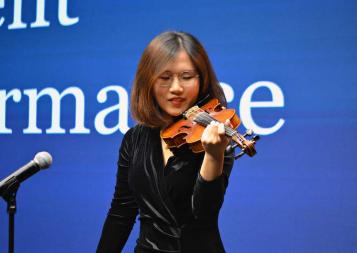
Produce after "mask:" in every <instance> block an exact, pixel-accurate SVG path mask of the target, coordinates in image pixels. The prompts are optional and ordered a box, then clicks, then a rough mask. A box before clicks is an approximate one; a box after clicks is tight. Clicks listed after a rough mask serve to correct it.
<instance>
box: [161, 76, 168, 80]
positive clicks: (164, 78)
mask: <svg viewBox="0 0 357 253" xmlns="http://www.w3.org/2000/svg"><path fill="white" fill-rule="evenodd" d="M160 79H161V80H170V76H160Z"/></svg>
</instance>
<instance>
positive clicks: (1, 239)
mask: <svg viewBox="0 0 357 253" xmlns="http://www.w3.org/2000/svg"><path fill="white" fill-rule="evenodd" d="M57 4H58V3H57V1H46V14H45V16H46V20H48V21H49V22H50V23H51V24H50V26H49V27H43V28H30V27H29V23H31V22H33V21H34V20H35V18H36V1H34V0H32V1H23V8H22V20H23V22H25V23H28V27H27V28H26V29H15V30H9V29H8V28H7V26H8V25H9V24H10V23H11V22H12V16H13V1H8V0H5V7H4V8H3V9H0V17H1V16H3V17H4V18H5V22H4V24H3V25H2V26H1V27H0V89H1V90H6V91H10V90H11V89H13V88H17V89H20V90H21V91H23V90H24V89H30V88H37V89H38V90H41V89H44V88H46V87H55V88H56V89H57V90H58V91H59V92H62V91H63V90H64V89H66V88H68V87H70V86H77V87H79V88H81V89H82V90H83V92H84V94H85V99H86V101H85V109H86V111H85V116H86V121H85V125H86V127H87V128H90V129H91V133H90V134H82V135H74V134H68V129H69V128H72V127H73V126H74V110H73V100H71V98H65V99H63V102H64V103H63V105H62V114H61V116H62V117H61V126H62V127H63V128H65V129H67V134H62V135H49V134H45V133H43V134H23V133H22V130H23V129H24V128H26V127H27V120H28V99H27V97H26V96H25V95H22V99H21V101H20V102H19V103H14V102H13V101H12V100H9V101H8V103H7V116H6V119H7V122H6V125H7V127H8V128H11V129H12V130H13V133H12V134H7V135H5V134H2V135H0V151H1V152H0V178H4V177H6V176H7V175H8V174H10V173H11V172H12V171H14V170H15V169H17V168H18V167H20V166H22V165H23V164H25V163H26V162H27V161H29V160H31V159H32V158H33V156H34V154H35V153H36V152H38V151H41V150H47V151H48V152H50V153H51V154H52V155H53V157H54V163H53V166H52V167H51V168H50V169H49V170H47V171H43V172H41V173H39V174H37V175H36V176H34V177H32V178H31V179H29V180H28V181H26V182H25V183H23V184H22V186H21V188H20V190H19V192H18V197H17V201H18V212H17V214H16V242H15V244H16V245H15V249H16V252H36V253H39V252H52V253H56V252H58V253H63V252H94V251H95V248H96V245H97V243H98V240H99V236H100V232H101V228H102V224H103V222H104V219H105V216H106V213H107V211H108V208H109V205H110V201H111V197H112V194H113V191H114V183H115V174H116V160H117V152H118V148H119V145H120V142H121V139H122V136H123V135H122V133H120V132H119V131H118V132H116V133H115V134H112V135H106V136H104V135H101V134H99V133H98V132H97V131H96V129H95V127H94V118H95V116H96V114H97V113H98V112H99V111H101V110H102V109H104V108H107V107H109V106H111V105H114V104H115V103H117V102H118V98H117V97H116V96H115V95H113V96H112V97H109V99H108V101H107V102H106V103H104V104H100V103H99V102H97V100H96V96H97V93H98V92H99V90H101V89H102V88H103V87H106V86H109V85H121V86H124V87H125V88H126V89H127V91H129V90H130V87H131V82H132V80H133V77H134V74H135V70H136V65H137V63H138V61H139V58H140V55H141V53H142V51H143V49H144V48H145V47H146V45H147V44H148V42H149V41H150V40H151V39H152V38H153V37H154V36H155V35H157V34H159V33H161V32H163V31H166V30H172V29H174V30H183V31H187V32H190V33H192V34H194V35H195V36H196V37H198V38H199V39H200V41H201V42H202V43H203V44H204V46H205V47H206V49H207V51H208V53H209V55H210V58H211V61H212V63H213V65H214V67H215V70H216V73H217V76H218V78H219V80H220V81H222V82H225V83H228V84H230V85H231V86H232V87H233V89H234V91H235V97H234V100H233V101H232V102H231V103H230V107H233V108H237V109H238V106H239V101H240V97H241V94H242V93H243V92H244V90H245V89H246V88H247V87H249V85H251V84H252V83H254V82H257V81H271V82H274V83H276V84H277V85H278V86H279V87H280V88H281V90H282V91H283V94H284V99H285V106H284V107H282V108H264V109H253V117H254V120H255V122H256V123H257V124H259V125H260V126H264V127H270V126H272V125H273V124H274V123H275V122H276V121H277V120H278V119H279V118H283V119H285V124H284V125H283V127H282V128H281V129H280V130H279V131H277V132H275V133H273V134H271V135H267V136H263V138H262V140H261V141H260V143H258V145H257V150H258V152H259V153H258V155H257V156H256V157H254V158H253V159H250V158H248V157H244V158H242V159H240V160H238V161H237V162H236V163H235V166H234V170H233V172H232V175H231V178H230V185H229V188H228V190H227V194H226V199H225V203H224V206H223V208H222V211H221V214H220V227H221V234H222V238H223V241H224V244H225V247H226V250H227V252H248V253H254V252H257V253H261V252H266V253H267V252H272V253H279V252H281V253H286V252H305V253H308V252H311V253H316V252H323V253H329V252H331V253H336V252H339V253H342V252H346V253H351V252H357V240H356V238H357V201H356V199H357V184H356V183H357V170H356V165H357V162H356V152H355V147H354V141H355V140H356V139H357V138H356V137H357V134H356V131H355V130H356V128H357V88H356V82H357V71H356V67H357V29H356V25H357V15H356V14H357V2H356V1H352V0H350V1H337V0H335V1H328V0H325V1H320V0H315V1H277V0H276V1H220V2H219V1H212V0H209V1H202V0H201V1H175V2H168V1H143V0H141V1H129V0H126V1H102V2H99V1H94V0H88V1H73V0H69V1H68V12H69V16H70V17H79V22H78V23H77V24H75V25H72V26H62V25H61V24H60V23H59V22H58V18H57ZM254 99H256V100H257V101H260V100H269V99H271V98H270V94H269V92H264V91H261V92H257V94H256V96H255V97H254ZM66 105H68V106H67V108H71V109H68V110H66ZM46 108H47V109H46ZM49 108H50V100H49V99H46V98H43V99H41V100H40V101H39V109H38V127H39V128H41V129H46V128H49V126H50V122H51V120H50V113H49ZM117 120H118V119H117V118H116V117H115V116H114V115H113V116H111V117H109V118H108V121H106V124H107V125H108V126H110V125H112V126H113V125H115V124H116V122H117ZM133 124H134V122H133V121H132V120H130V126H132V125H133ZM137 233H138V230H137V227H135V229H134V230H133V232H132V234H131V237H130V239H129V241H128V243H127V245H126V247H125V250H124V251H125V252H132V249H133V247H134V245H135V239H136V238H137ZM6 250H7V213H6V204H5V202H4V201H1V202H0V251H1V252H5V251H6Z"/></svg>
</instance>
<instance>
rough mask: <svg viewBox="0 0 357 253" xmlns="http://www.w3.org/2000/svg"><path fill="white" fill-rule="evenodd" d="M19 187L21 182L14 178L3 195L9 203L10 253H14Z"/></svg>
mask: <svg viewBox="0 0 357 253" xmlns="http://www.w3.org/2000/svg"><path fill="white" fill-rule="evenodd" d="M19 187H20V182H19V181H18V180H17V179H16V178H12V179H10V182H9V184H8V187H7V188H6V189H5V190H4V191H3V192H2V193H1V195H2V197H3V198H4V200H5V201H6V202H7V213H8V214H9V253H14V245H15V243H14V242H15V213H16V193H17V190H18V189H19Z"/></svg>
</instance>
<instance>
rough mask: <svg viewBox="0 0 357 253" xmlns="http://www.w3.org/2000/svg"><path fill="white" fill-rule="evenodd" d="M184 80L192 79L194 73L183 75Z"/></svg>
mask: <svg viewBox="0 0 357 253" xmlns="http://www.w3.org/2000/svg"><path fill="white" fill-rule="evenodd" d="M181 78H182V79H183V80H190V79H191V78H193V76H192V75H182V77H181Z"/></svg>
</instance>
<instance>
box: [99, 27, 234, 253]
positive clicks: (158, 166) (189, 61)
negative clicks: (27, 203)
mask: <svg viewBox="0 0 357 253" xmlns="http://www.w3.org/2000/svg"><path fill="white" fill-rule="evenodd" d="M207 95H210V97H215V98H218V99H219V101H220V102H221V104H222V105H225V104H226V100H225V97H224V94H223V91H222V89H221V87H220V86H219V83H218V81H217V78H216V76H215V74H214V71H213V69H212V67H211V64H210V61H209V59H208V56H207V54H206V52H205V50H204V48H203V47H202V45H201V44H200V43H199V41H198V40H197V39H196V38H194V37H193V36H192V35H190V34H187V33H183V32H165V33H162V34H160V35H158V36H157V37H155V38H154V39H153V40H152V41H151V42H150V44H149V45H148V46H147V48H146V49H145V51H144V53H143V55H142V57H141V60H140V62H139V65H138V69H137V73H136V78H135V81H134V85H133V89H132V94H131V111H132V116H133V118H134V119H135V120H136V121H137V122H138V123H139V124H138V125H136V126H135V127H133V128H131V129H130V130H129V131H128V132H127V133H126V134H125V135H124V138H123V141H122V144H121V147H120V151H119V161H118V173H117V182H116V187H115V193H114V198H113V200H112V204H111V208H110V210H109V213H108V216H107V219H106V221H105V224H104V227H103V231H102V236H101V239H100V242H99V245H98V248H97V252H98V253H114V252H120V251H121V250H122V248H123V247H124V245H125V243H126V240H127V238H128V236H129V234H130V231H131V229H132V227H133V224H134V222H135V219H136V216H137V214H138V212H139V214H140V218H139V220H140V235H139V238H138V240H137V245H136V247H135V252H138V253H142V252H185V253H188V252H195V253H197V252H205V253H207V252H224V247H223V245H222V241H221V238H220V234H219V230H218V214H219V210H220V208H221V206H222V203H223V198H224V194H225V190H226V187H227V184H228V177H229V174H230V171H231V169H232V166H233V160H234V159H233V154H232V153H230V154H225V149H226V146H227V144H228V143H229V141H230V140H229V138H227V137H226V136H225V134H224V125H223V124H222V123H220V124H218V123H212V124H210V125H209V126H207V127H206V129H205V130H204V132H203V135H202V138H201V141H202V145H203V148H204V152H202V153H199V154H194V153H192V152H191V151H190V149H189V148H188V147H187V146H186V145H184V146H183V147H180V148H178V149H173V150H170V149H168V148H167V147H166V144H165V143H164V142H163V140H162V139H161V138H160V131H162V130H163V129H164V128H165V127H166V126H168V125H169V124H171V123H172V122H173V121H174V120H176V119H177V118H179V117H180V115H181V114H182V113H183V112H184V111H185V110H187V109H188V108H190V107H191V106H193V105H195V104H196V103H197V102H198V101H200V100H201V99H202V98H204V97H206V96H207ZM226 124H229V123H228V122H226Z"/></svg>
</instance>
